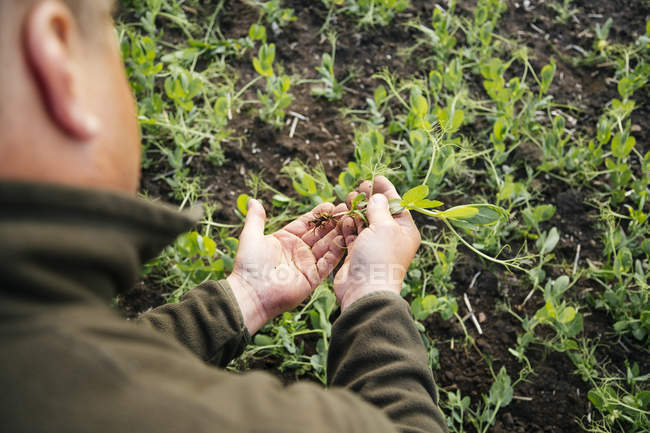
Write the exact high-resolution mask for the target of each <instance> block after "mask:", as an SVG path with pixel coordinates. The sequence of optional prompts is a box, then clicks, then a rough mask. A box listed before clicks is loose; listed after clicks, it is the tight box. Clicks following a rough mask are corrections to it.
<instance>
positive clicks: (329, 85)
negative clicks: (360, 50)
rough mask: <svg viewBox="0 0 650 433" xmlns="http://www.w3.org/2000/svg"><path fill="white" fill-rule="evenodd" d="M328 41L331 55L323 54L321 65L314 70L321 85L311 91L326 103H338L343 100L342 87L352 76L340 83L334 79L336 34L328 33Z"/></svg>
mask: <svg viewBox="0 0 650 433" xmlns="http://www.w3.org/2000/svg"><path fill="white" fill-rule="evenodd" d="M328 39H329V41H330V45H331V46H332V54H328V53H324V54H323V57H322V60H321V65H320V66H319V67H317V68H316V70H317V71H318V73H319V74H320V76H321V78H320V80H318V82H320V83H321V84H322V85H321V86H317V87H313V88H312V90H311V91H312V93H313V94H314V95H316V96H321V97H324V98H327V100H328V101H340V100H341V99H342V98H343V85H344V84H345V83H346V82H347V81H348V80H350V79H351V78H353V77H354V76H353V75H352V74H350V75H348V76H347V77H346V78H345V79H343V80H342V81H340V82H339V81H338V80H337V79H336V73H335V72H334V61H335V59H336V34H335V33H330V34H329V36H328Z"/></svg>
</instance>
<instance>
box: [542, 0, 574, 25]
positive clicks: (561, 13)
mask: <svg viewBox="0 0 650 433" xmlns="http://www.w3.org/2000/svg"><path fill="white" fill-rule="evenodd" d="M571 2H572V0H562V1H561V2H559V1H554V2H551V3H549V4H548V7H550V8H551V9H553V10H554V11H555V13H556V14H557V16H556V18H555V20H556V21H557V22H558V23H561V24H566V22H567V21H569V19H571V17H573V16H574V15H575V14H576V13H578V10H577V9H573V8H571Z"/></svg>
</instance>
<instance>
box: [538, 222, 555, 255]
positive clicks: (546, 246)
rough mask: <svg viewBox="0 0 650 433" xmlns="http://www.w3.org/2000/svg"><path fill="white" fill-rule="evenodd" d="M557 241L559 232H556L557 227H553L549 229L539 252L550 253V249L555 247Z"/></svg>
mask: <svg viewBox="0 0 650 433" xmlns="http://www.w3.org/2000/svg"><path fill="white" fill-rule="evenodd" d="M540 239H542V238H540ZM559 241H560V233H559V232H558V230H557V228H555V227H553V228H552V229H551V230H549V231H548V233H547V235H546V238H545V240H544V243H543V244H542V248H541V249H540V253H542V254H548V253H550V252H551V251H553V249H554V248H555V246H556V245H557V243H558V242H559Z"/></svg>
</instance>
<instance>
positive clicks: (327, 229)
mask: <svg viewBox="0 0 650 433" xmlns="http://www.w3.org/2000/svg"><path fill="white" fill-rule="evenodd" d="M335 228H336V222H335V221H328V222H327V223H325V224H323V225H322V226H320V227H316V226H313V227H312V228H310V229H309V230H307V231H306V232H305V234H304V235H302V236H301V237H300V239H302V241H303V242H304V243H306V244H307V245H309V246H310V247H313V246H314V245H316V243H317V242H318V241H320V240H321V239H323V238H325V237H326V236H327V235H328V234H329V233H336V230H334V229H335Z"/></svg>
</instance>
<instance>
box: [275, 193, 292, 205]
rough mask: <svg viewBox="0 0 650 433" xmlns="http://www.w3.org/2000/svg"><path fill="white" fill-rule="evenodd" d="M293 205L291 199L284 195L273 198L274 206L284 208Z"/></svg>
mask: <svg viewBox="0 0 650 433" xmlns="http://www.w3.org/2000/svg"><path fill="white" fill-rule="evenodd" d="M289 203H291V199H290V198H289V197H287V196H286V195H284V194H275V195H274V196H273V206H275V207H284V206H286V205H288V204H289Z"/></svg>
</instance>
